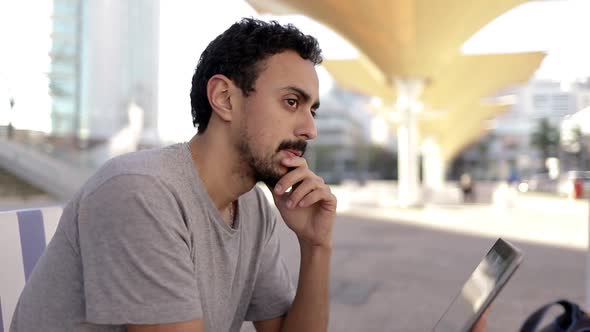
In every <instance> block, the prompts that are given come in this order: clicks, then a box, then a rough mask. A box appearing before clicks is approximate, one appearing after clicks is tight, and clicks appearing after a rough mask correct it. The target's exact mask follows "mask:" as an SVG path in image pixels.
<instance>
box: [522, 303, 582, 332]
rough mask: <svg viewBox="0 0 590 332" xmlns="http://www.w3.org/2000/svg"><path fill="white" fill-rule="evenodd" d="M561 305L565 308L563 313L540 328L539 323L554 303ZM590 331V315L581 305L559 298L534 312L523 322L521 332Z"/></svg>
mask: <svg viewBox="0 0 590 332" xmlns="http://www.w3.org/2000/svg"><path fill="white" fill-rule="evenodd" d="M557 304H559V305H561V306H562V307H563V309H564V310H565V311H564V312H563V313H562V314H561V315H559V316H557V317H556V318H555V320H554V321H553V322H552V323H551V324H549V325H547V326H545V327H544V328H542V329H540V330H538V329H537V327H538V325H539V323H541V321H542V320H543V317H544V316H545V314H546V313H547V311H548V310H549V308H551V307H553V306H554V305H557ZM535 331H538V332H590V317H589V316H588V315H587V314H586V313H585V312H583V311H582V310H581V309H580V307H579V306H578V305H577V304H575V303H573V302H570V301H568V300H559V301H555V302H552V303H548V304H546V305H544V306H543V307H541V308H539V309H538V310H537V311H535V312H533V313H532V314H531V315H530V316H529V318H527V320H526V321H525V322H524V324H522V327H521V328H520V332H535Z"/></svg>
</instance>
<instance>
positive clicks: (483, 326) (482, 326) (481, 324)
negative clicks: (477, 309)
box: [471, 310, 488, 332]
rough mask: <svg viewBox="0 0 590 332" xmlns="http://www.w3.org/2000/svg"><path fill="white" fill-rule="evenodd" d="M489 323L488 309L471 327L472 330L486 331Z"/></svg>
mask: <svg viewBox="0 0 590 332" xmlns="http://www.w3.org/2000/svg"><path fill="white" fill-rule="evenodd" d="M487 325H488V311H487V310H486V311H485V312H484V313H483V315H481V317H480V318H479V320H478V321H477V323H475V325H474V326H473V328H472V329H471V332H485V331H486V330H487Z"/></svg>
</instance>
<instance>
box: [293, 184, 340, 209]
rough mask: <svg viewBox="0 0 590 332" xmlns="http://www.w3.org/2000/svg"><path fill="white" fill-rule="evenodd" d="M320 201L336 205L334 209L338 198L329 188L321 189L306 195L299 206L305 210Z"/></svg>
mask: <svg viewBox="0 0 590 332" xmlns="http://www.w3.org/2000/svg"><path fill="white" fill-rule="evenodd" d="M320 201H324V202H327V203H331V204H333V205H334V207H335V206H336V197H335V196H334V195H333V194H332V193H331V192H330V190H329V188H319V189H316V190H314V191H312V192H310V193H309V194H307V195H305V197H303V199H301V201H299V204H298V206H299V207H302V208H305V207H309V206H312V205H314V204H316V203H317V202H320Z"/></svg>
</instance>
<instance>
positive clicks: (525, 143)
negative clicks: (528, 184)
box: [455, 80, 590, 180]
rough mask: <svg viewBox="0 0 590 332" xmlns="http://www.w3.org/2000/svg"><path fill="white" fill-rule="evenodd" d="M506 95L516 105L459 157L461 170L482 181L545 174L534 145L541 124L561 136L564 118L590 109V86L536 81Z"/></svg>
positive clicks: (587, 84)
mask: <svg viewBox="0 0 590 332" xmlns="http://www.w3.org/2000/svg"><path fill="white" fill-rule="evenodd" d="M504 93H505V94H513V95H514V96H515V97H516V100H517V102H516V104H515V105H514V106H513V107H512V108H511V109H510V110H509V111H507V112H506V113H504V114H502V115H500V116H499V117H498V118H496V119H495V120H494V121H493V122H492V123H491V124H490V130H489V132H488V133H487V135H485V136H484V137H483V138H482V139H481V140H480V141H479V142H478V143H477V144H475V145H472V146H471V147H470V148H468V149H466V150H465V151H464V152H463V153H462V154H461V155H460V156H459V157H458V160H459V161H460V164H461V165H462V166H461V168H462V169H463V170H467V169H469V170H471V172H472V173H474V174H476V176H477V177H478V178H485V179H494V180H496V179H503V180H506V179H509V178H511V177H512V178H514V177H517V178H520V177H526V176H529V175H531V174H534V173H537V172H542V171H543V169H544V166H545V160H543V156H542V154H541V153H540V152H539V149H538V148H536V147H535V146H534V145H533V144H532V141H531V137H532V135H533V133H534V132H535V131H536V130H538V127H539V123H540V121H541V120H543V119H545V120H546V121H547V123H548V124H549V126H551V127H552V128H555V129H556V130H557V132H559V128H560V127H561V122H562V121H563V119H564V118H566V117H567V116H570V115H572V114H574V113H576V112H577V111H579V110H581V109H583V108H585V107H588V106H590V82H578V83H573V84H569V85H566V86H564V84H561V83H560V82H555V81H541V80H532V81H531V82H529V84H527V85H523V86H521V87H518V88H514V89H511V90H510V91H506V92H504ZM561 153H562V152H561V151H557V152H556V156H555V157H561ZM484 161H485V162H484ZM456 167H457V165H455V168H456ZM455 173H458V172H455Z"/></svg>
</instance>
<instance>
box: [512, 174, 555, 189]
mask: <svg viewBox="0 0 590 332" xmlns="http://www.w3.org/2000/svg"><path fill="white" fill-rule="evenodd" d="M558 182H559V181H558V179H554V178H552V177H551V176H549V173H538V174H533V175H531V176H530V177H528V178H526V179H523V180H521V181H520V182H519V183H518V185H517V189H518V191H520V192H529V191H535V192H547V193H555V192H557V188H558Z"/></svg>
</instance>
